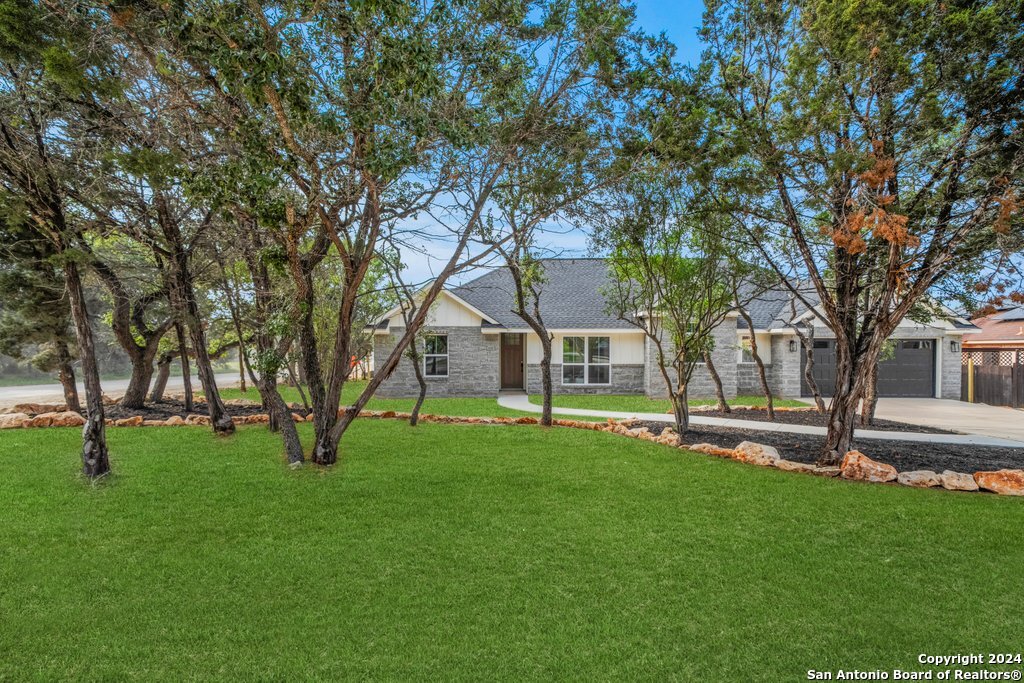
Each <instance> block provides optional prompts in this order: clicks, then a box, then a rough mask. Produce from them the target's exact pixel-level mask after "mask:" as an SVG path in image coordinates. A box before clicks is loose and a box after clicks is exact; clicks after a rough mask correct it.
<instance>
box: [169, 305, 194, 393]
mask: <svg viewBox="0 0 1024 683" xmlns="http://www.w3.org/2000/svg"><path fill="white" fill-rule="evenodd" d="M174 331H175V333H176V334H177V335H178V353H179V355H180V357H181V383H182V385H183V386H184V388H185V412H187V413H191V412H193V411H194V410H195V409H196V405H195V397H194V396H193V395H192V368H191V364H190V363H189V362H188V344H186V343H185V329H184V326H183V325H182V324H181V323H180V322H175V323H174Z"/></svg>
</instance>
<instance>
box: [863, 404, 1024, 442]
mask: <svg viewBox="0 0 1024 683" xmlns="http://www.w3.org/2000/svg"><path fill="white" fill-rule="evenodd" d="M875 417H879V418H882V419H884V420H896V421H897V422H908V423H910V424H915V425H924V426H927V427H937V428H939V429H949V430H951V431H954V432H961V433H963V434H981V435H984V436H994V437H998V438H1001V439H1013V440H1015V441H1024V411H1022V410H1014V409H1013V408H1003V407H1000V406H990V405H985V404H983V403H964V402H962V401H950V400H947V399H937V398H880V399H878V407H877V408H876V409H875Z"/></svg>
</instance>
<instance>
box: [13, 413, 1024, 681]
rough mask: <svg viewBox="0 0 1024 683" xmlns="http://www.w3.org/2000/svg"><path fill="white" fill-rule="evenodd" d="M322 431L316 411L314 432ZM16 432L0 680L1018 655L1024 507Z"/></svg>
mask: <svg viewBox="0 0 1024 683" xmlns="http://www.w3.org/2000/svg"><path fill="white" fill-rule="evenodd" d="M300 427H301V428H302V430H303V432H302V433H303V435H304V437H305V438H306V439H307V440H308V438H309V436H310V430H309V426H308V425H301V426H300ZM78 432H79V430H77V429H50V430H41V429H40V430H9V431H4V432H0V500H3V504H2V506H0V549H2V553H0V615H3V617H2V622H0V624H2V626H0V680H19V681H21V680H33V679H34V680H52V679H76V680H82V679H85V680H98V679H103V680H126V679H131V680H147V681H148V680H173V681H177V680H185V679H192V680H215V679H231V680H253V679H259V680H307V679H322V680H338V679H353V678H360V679H371V678H372V679H392V680H394V679H399V680H407V679H445V680H492V679H507V680H527V679H533V680H551V679H570V678H571V679H581V680H594V679H597V680H624V679H625V680H632V679H648V680H668V679H677V680H712V681H716V680H758V679H759V680H772V681H774V680H803V679H804V677H805V672H806V671H807V670H808V669H811V668H814V669H836V668H838V667H844V668H847V669H849V668H854V667H856V668H859V669H874V668H876V667H879V668H883V669H891V668H893V667H902V668H915V662H916V658H917V655H918V653H921V652H927V653H932V654H951V653H957V652H1003V651H1006V652H1015V651H1018V650H1019V648H1020V634H1021V632H1022V631H1024V592H1022V591H1021V574H1020V568H1021V567H1022V566H1024V544H1022V543H1020V540H1019V530H1020V529H1021V528H1022V527H1024V501H1022V500H1019V499H1012V498H999V497H996V496H990V495H969V494H953V493H949V492H945V491H929V490H917V489H908V488H901V487H895V486H879V485H868V484H855V483H848V482H843V481H838V480H825V479H820V478H816V477H810V476H804V475H797V474H788V473H784V472H779V471H776V470H767V469H760V468H755V467H751V466H748V465H743V464H740V463H736V462H733V461H725V460H720V459H716V458H711V457H705V456H700V455H696V454H690V453H685V452H682V451H678V450H672V449H668V448H664V447H660V446H657V445H655V444H650V443H645V442H640V441H636V440H631V439H623V438H621V437H616V436H613V435H609V434H603V433H595V432H588V431H577V430H566V429H555V430H546V429H541V428H538V427H532V426H530V427H525V426H524V427H474V426H460V425H435V424H427V425H422V426H420V427H417V428H410V427H408V426H407V425H404V424H401V423H398V422H395V421H372V420H361V421H358V422H357V423H356V424H355V425H354V426H353V427H352V429H351V431H350V433H349V434H348V435H347V436H346V440H345V442H344V444H343V449H342V451H343V453H342V460H341V462H340V464H339V465H338V466H336V467H335V468H333V469H331V470H326V471H325V470H321V469H318V468H315V467H306V468H303V469H301V470H298V471H289V470H288V469H287V468H286V467H285V466H284V464H283V462H282V458H281V449H280V446H279V443H278V441H277V440H276V437H274V436H272V435H270V434H268V432H267V431H266V430H265V429H263V428H261V427H243V428H241V429H240V430H239V432H238V433H237V434H236V435H234V436H232V437H228V438H214V437H213V436H211V435H210V434H209V432H208V431H207V430H205V429H202V428H147V429H131V428H121V429H110V430H109V432H108V433H109V435H110V444H111V450H112V454H113V464H114V467H115V472H116V473H115V475H114V476H113V477H112V478H110V479H108V480H106V481H103V482H101V483H99V484H98V485H95V486H93V485H89V484H88V483H86V482H85V481H83V480H82V479H81V478H80V477H79V476H78V474H77V470H78V453H77V450H78V449H77V447H78V440H79V433H78Z"/></svg>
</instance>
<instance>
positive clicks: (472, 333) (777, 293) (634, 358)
mask: <svg viewBox="0 0 1024 683" xmlns="http://www.w3.org/2000/svg"><path fill="white" fill-rule="evenodd" d="M543 272H544V278H545V282H544V285H543V291H542V295H541V315H542V316H543V318H544V322H545V324H546V326H547V328H548V331H549V332H550V333H551V334H552V335H554V339H553V341H552V358H551V373H552V383H553V385H554V392H555V393H558V394H569V393H574V394H580V393H584V394H646V395H647V396H651V397H663V396H664V395H665V392H666V389H665V383H664V380H663V378H662V377H661V373H660V370H659V369H658V367H657V361H656V352H655V348H654V345H653V344H652V343H651V342H650V341H649V340H648V339H647V338H646V337H645V335H644V333H643V331H642V330H640V329H639V328H638V327H636V326H635V325H633V324H632V323H630V322H629V321H626V320H621V319H619V318H618V317H617V316H616V315H615V314H614V313H612V312H610V311H609V309H608V306H607V304H606V301H605V297H604V295H603V292H604V291H606V290H607V288H608V287H609V285H610V282H609V274H608V267H607V262H606V261H605V260H604V259H600V258H595V259H546V260H544V261H543ZM513 291H514V289H513V285H512V279H511V276H510V275H509V272H508V270H507V269H505V268H495V269H493V270H490V271H488V272H487V273H486V274H484V275H482V276H480V277H478V278H476V279H475V280H472V281H470V282H467V283H465V284H462V285H459V286H456V287H452V288H450V289H448V290H446V291H445V292H444V293H443V294H442V295H441V296H440V297H439V299H438V300H437V301H436V302H435V304H434V305H433V306H432V307H431V310H430V313H429V316H428V319H427V323H426V325H425V327H424V330H423V334H422V335H421V337H422V340H421V342H420V343H421V344H422V350H423V370H424V375H425V376H426V379H427V381H428V382H429V389H428V391H429V394H430V395H431V396H496V395H497V394H498V392H499V391H502V390H519V391H522V390H525V391H527V392H528V393H531V394H536V393H540V391H541V376H540V359H541V345H540V339H539V338H538V337H537V335H536V334H534V332H533V331H532V330H531V329H530V328H529V327H528V326H527V325H526V323H525V322H524V321H523V320H522V319H520V318H519V317H518V316H517V315H516V314H515V313H513V312H512V308H513ZM791 299H792V295H791V294H790V293H789V292H788V291H786V290H784V289H781V288H779V289H775V290H770V291H768V292H765V293H763V294H761V295H760V296H758V297H756V298H755V299H754V300H753V301H752V302H751V303H750V304H749V305H748V306H747V310H748V312H749V314H750V316H751V319H752V322H753V326H754V329H753V330H750V329H748V328H747V326H746V324H745V323H744V321H743V319H742V317H740V316H739V315H738V313H736V312H730V313H729V314H728V315H727V316H726V318H725V320H724V321H723V323H722V324H721V325H719V326H718V327H717V328H716V329H715V330H714V333H713V336H714V350H713V351H712V362H713V363H714V365H715V368H716V370H717V371H718V374H719V376H720V378H721V381H722V385H723V389H724V391H725V394H726V396H727V397H734V396H737V395H748V394H759V393H760V384H759V380H758V375H757V370H756V365H755V364H754V362H753V359H752V357H751V355H750V351H749V348H750V342H749V340H750V336H751V334H753V335H755V338H756V340H757V342H758V351H759V354H760V355H761V357H762V360H763V361H764V363H765V365H766V370H767V373H766V374H767V377H768V381H769V383H770V385H771V387H772V390H773V391H774V392H775V393H776V394H777V395H780V396H800V395H801V394H802V393H805V392H806V387H804V386H803V381H802V378H803V362H804V358H805V354H804V353H803V352H802V349H801V345H800V342H799V338H798V337H797V335H796V333H795V332H794V330H793V327H792V325H801V326H803V327H804V328H805V329H808V330H812V331H813V333H814V341H813V344H814V347H815V367H814V372H815V376H816V379H817V381H818V385H819V387H820V388H821V390H822V391H823V392H824V393H826V394H828V393H829V392H830V389H831V387H832V384H834V378H835V375H834V370H835V362H834V342H833V340H832V335H831V332H830V331H829V330H828V328H827V327H825V326H824V325H822V324H821V323H820V321H817V320H816V317H815V315H814V312H813V311H809V310H807V309H806V307H805V306H793V305H792V304H791ZM403 327H404V321H403V318H402V314H401V311H400V310H399V309H394V310H392V311H389V312H388V313H387V314H385V315H384V316H383V317H382V318H381V319H380V320H379V321H378V322H377V324H376V325H375V326H374V328H373V332H374V337H375V343H374V358H375V359H376V360H375V363H378V364H379V363H381V362H383V360H384V359H385V358H387V356H388V354H389V353H390V352H391V350H392V349H393V348H394V344H395V341H396V340H397V339H398V338H399V337H400V336H401V333H402V332H403V329H402V328H403ZM972 330H974V327H973V325H971V324H970V323H968V322H967V321H964V320H960V319H956V318H952V317H951V318H950V319H948V320H938V319H936V320H934V321H932V322H930V323H929V324H927V325H923V324H917V323H913V322H911V321H909V320H908V321H904V322H903V323H901V324H900V326H899V329H898V330H897V331H896V334H895V335H894V339H895V347H894V349H895V351H894V354H893V358H892V359H890V360H887V361H883V363H882V364H881V366H880V368H881V369H880V372H879V393H880V394H881V395H883V396H888V395H892V396H922V397H933V396H934V397H942V398H957V399H959V398H960V342H961V339H962V337H963V335H964V334H965V333H968V332H969V331H972ZM410 363H411V361H410V360H408V359H403V360H402V362H401V363H399V365H398V367H397V369H396V370H395V372H394V373H393V374H392V376H391V377H390V378H388V379H387V380H386V381H385V382H384V383H383V384H382V385H381V388H380V389H379V391H378V394H379V395H381V396H414V395H416V393H417V392H418V390H419V385H418V383H417V381H416V377H415V373H414V369H413V368H412V367H411V366H410ZM690 395H691V396H694V397H711V396H714V386H713V384H712V381H711V377H710V374H709V373H708V371H707V368H706V367H705V366H704V364H703V363H702V364H700V365H698V367H697V368H696V370H695V372H694V377H693V379H692V381H691V384H690Z"/></svg>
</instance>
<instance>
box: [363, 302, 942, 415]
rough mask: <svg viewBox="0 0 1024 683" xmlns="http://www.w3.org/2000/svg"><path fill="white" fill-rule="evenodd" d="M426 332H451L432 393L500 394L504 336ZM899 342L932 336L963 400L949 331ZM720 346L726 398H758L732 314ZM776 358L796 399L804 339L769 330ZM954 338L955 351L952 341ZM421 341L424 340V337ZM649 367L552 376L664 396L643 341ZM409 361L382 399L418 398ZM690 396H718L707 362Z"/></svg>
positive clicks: (394, 335)
mask: <svg viewBox="0 0 1024 683" xmlns="http://www.w3.org/2000/svg"><path fill="white" fill-rule="evenodd" d="M403 331H404V330H403V329H402V328H395V329H392V330H391V331H390V333H389V334H387V335H377V337H376V339H375V343H374V355H375V358H376V360H377V362H378V363H379V362H382V361H383V360H384V359H385V358H387V356H388V354H390V352H391V350H392V348H394V344H395V340H396V339H398V338H399V337H400V336H401V335H402V333H403ZM425 333H426V334H447V335H448V354H449V355H448V377H431V378H427V383H428V389H427V395H428V396H434V397H438V396H467V397H493V396H496V395H497V394H498V391H499V389H500V384H501V378H500V353H501V343H500V339H501V336H500V335H498V334H483V333H482V332H481V330H480V328H479V327H458V326H451V327H429V328H426V329H425ZM832 336H833V335H832V334H831V331H830V330H828V329H827V328H824V327H823V326H818V327H817V328H816V329H815V337H816V338H819V339H829V338H831V337H832ZM893 337H894V338H896V339H931V340H934V342H935V344H936V351H935V353H936V364H937V366H938V368H939V374H940V376H941V386H940V388H939V394H940V396H941V397H942V398H948V399H956V400H958V399H959V398H960V373H961V369H960V356H961V354H960V348H959V346H960V344H959V342H960V338H959V336H951V335H945V334H944V333H943V331H942V330H940V329H936V328H933V327H929V326H926V325H916V326H903V327H901V328H899V329H898V330H897V332H896V333H895V334H894V335H893ZM714 339H715V346H714V350H713V351H712V359H713V360H714V363H715V368H716V369H717V370H718V374H719V376H720V378H721V381H722V388H723V391H724V392H725V395H726V397H727V398H735V397H736V396H737V395H759V394H760V393H761V385H760V381H759V379H758V376H757V366H756V365H755V364H753V363H739V362H737V354H738V350H737V349H738V337H737V334H736V324H735V318H733V317H729V318H727V319H726V321H725V322H723V324H722V325H720V326H719V327H718V328H717V329H716V330H715V332H714ZM771 339H772V341H771V354H770V358H771V361H770V362H769V363H766V364H765V371H766V373H767V377H768V382H769V386H770V387H771V389H772V392H773V393H774V394H775V395H776V396H780V397H799V396H800V395H801V376H802V372H801V360H802V358H803V351H802V349H801V348H800V346H799V344H798V345H797V348H796V350H795V351H791V350H790V341H791V340H796V339H797V338H796V336H795V335H792V334H775V335H772V338H771ZM951 342H954V343H956V348H955V349H954V348H953V347H952V346H951ZM421 343H422V342H421ZM644 357H645V359H646V363H645V364H638V363H635V364H613V365H612V382H611V384H608V385H586V384H582V385H574V384H562V381H561V378H562V366H561V364H559V363H552V365H551V375H552V380H553V384H552V386H553V389H554V393H556V394H646V395H647V396H649V397H652V398H663V397H664V396H665V395H666V387H665V382H664V379H663V378H662V376H661V373H660V371H659V370H658V367H657V361H656V358H657V353H656V350H655V346H654V344H653V343H652V342H651V341H650V340H649V339H645V341H644ZM410 363H411V361H409V360H408V359H407V358H405V359H402V361H401V362H400V363H399V364H398V367H397V368H396V369H395V372H394V373H393V374H392V376H391V377H390V378H388V379H387V380H386V381H385V382H384V383H383V384H382V385H381V388H380V390H379V392H378V394H379V395H380V396H383V397H405V396H415V395H416V394H417V392H418V391H419V385H418V384H417V382H416V376H415V374H414V372H413V368H412V366H411V364H410ZM525 370H526V384H527V391H528V392H529V393H531V394H539V393H540V392H541V381H540V365H538V364H535V363H532V364H527V366H526V368H525ZM689 394H690V396H691V397H693V398H713V397H714V396H715V388H714V384H713V382H712V381H711V376H710V373H708V371H707V368H706V366H705V365H704V363H699V364H698V365H697V367H696V368H695V369H694V374H693V378H692V379H691V381H690V387H689Z"/></svg>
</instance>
